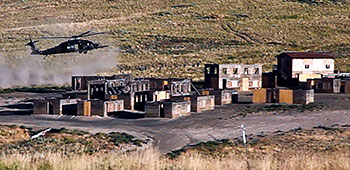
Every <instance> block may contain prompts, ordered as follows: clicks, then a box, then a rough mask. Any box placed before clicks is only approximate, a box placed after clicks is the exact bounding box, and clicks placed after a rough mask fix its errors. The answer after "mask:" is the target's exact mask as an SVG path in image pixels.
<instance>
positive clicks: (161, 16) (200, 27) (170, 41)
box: [0, 0, 350, 80]
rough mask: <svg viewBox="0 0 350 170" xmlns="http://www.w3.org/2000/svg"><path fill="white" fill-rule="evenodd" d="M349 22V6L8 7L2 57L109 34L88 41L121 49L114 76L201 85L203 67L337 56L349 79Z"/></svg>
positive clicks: (109, 2)
mask: <svg viewBox="0 0 350 170" xmlns="http://www.w3.org/2000/svg"><path fill="white" fill-rule="evenodd" d="M349 14H350V4H349V1H347V0H323V1H318V0H316V1H315V0H264V1H259V0H253V1H249V2H247V1H245V0H218V1H209V0H192V1H181V0H174V1H161V0H145V1H136V0H123V1H121V0H103V1H92V0H75V1H66V0H62V1H54V0H45V1H44V0H28V1H27V0H25V1H23V0H15V1H12V0H11V1H10V0H5V1H1V2H0V35H1V37H0V50H1V53H2V54H3V55H5V56H6V57H7V59H6V61H7V62H8V63H11V62H16V56H17V55H19V54H28V53H29V52H28V48H26V47H24V46H23V45H24V44H25V43H26V41H27V40H26V39H27V38H28V35H31V36H32V37H39V36H53V35H71V34H78V33H81V32H83V31H86V30H95V31H100V30H110V31H112V32H113V33H112V35H104V36H98V37H91V39H93V40H96V41H99V42H101V43H107V44H110V45H111V46H114V47H118V48H119V50H120V54H119V55H118V61H119V62H118V66H116V67H115V69H113V70H111V71H110V72H109V73H112V72H114V73H117V72H132V73H134V74H136V75H137V76H175V77H191V78H194V79H195V80H198V79H201V78H203V77H202V73H201V71H202V69H203V64H204V63H208V62H215V63H261V64H264V70H266V71H267V70H270V69H271V67H272V64H274V63H275V58H274V56H275V55H277V54H278V53H280V52H282V51H288V50H292V51H325V52H331V53H334V54H335V55H337V56H338V58H337V62H336V63H337V64H336V68H337V69H339V70H341V71H350V69H349V68H350V67H349V57H348V56H349V47H348V46H349V44H350V42H349V40H350V27H349V26H350V24H349V23H350V22H349V21H350V19H349V17H350V16H349ZM59 42H60V40H41V41H40V42H39V43H38V44H37V45H38V46H39V47H40V48H42V49H44V48H47V47H50V46H53V45H55V44H57V43H59ZM24 51H26V52H24ZM197 64H199V67H197ZM175 68H176V69H175Z"/></svg>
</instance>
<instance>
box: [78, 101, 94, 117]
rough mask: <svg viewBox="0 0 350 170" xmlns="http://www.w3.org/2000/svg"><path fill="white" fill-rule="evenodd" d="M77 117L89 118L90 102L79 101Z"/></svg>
mask: <svg viewBox="0 0 350 170" xmlns="http://www.w3.org/2000/svg"><path fill="white" fill-rule="evenodd" d="M77 115H78V116H91V102H90V101H79V102H78V104H77Z"/></svg>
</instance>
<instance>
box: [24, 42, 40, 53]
mask: <svg viewBox="0 0 350 170" xmlns="http://www.w3.org/2000/svg"><path fill="white" fill-rule="evenodd" d="M36 42H38V40H37V41H32V39H30V41H29V43H27V44H26V45H27V46H30V48H31V49H32V53H31V54H41V51H40V50H39V48H37V47H36V46H35V43H36Z"/></svg>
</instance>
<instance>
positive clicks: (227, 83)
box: [204, 64, 262, 91]
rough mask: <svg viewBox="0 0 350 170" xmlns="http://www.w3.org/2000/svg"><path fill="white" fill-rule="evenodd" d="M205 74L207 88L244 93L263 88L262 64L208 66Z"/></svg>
mask: <svg viewBox="0 0 350 170" xmlns="http://www.w3.org/2000/svg"><path fill="white" fill-rule="evenodd" d="M204 72H205V77H204V83H205V87H207V88H214V89H237V90H242V91H248V90H250V89H258V88H261V77H262V65H261V64H206V65H205V68H204Z"/></svg>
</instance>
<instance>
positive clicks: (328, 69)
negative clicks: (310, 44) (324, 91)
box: [276, 52, 335, 87]
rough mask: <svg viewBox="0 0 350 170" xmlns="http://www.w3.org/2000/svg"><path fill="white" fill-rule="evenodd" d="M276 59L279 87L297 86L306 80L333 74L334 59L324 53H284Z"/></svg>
mask: <svg viewBox="0 0 350 170" xmlns="http://www.w3.org/2000/svg"><path fill="white" fill-rule="evenodd" d="M276 57H277V80H278V83H277V84H278V85H279V86H285V87H290V86H298V83H299V82H306V81H307V79H315V78H322V76H323V75H331V74H334V59H335V57H334V56H333V55H330V54H326V53H314V52H284V53H281V54H279V55H278V56H276Z"/></svg>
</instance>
